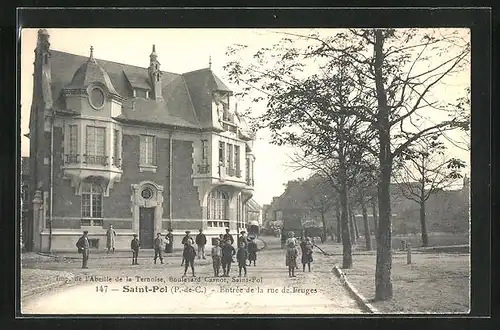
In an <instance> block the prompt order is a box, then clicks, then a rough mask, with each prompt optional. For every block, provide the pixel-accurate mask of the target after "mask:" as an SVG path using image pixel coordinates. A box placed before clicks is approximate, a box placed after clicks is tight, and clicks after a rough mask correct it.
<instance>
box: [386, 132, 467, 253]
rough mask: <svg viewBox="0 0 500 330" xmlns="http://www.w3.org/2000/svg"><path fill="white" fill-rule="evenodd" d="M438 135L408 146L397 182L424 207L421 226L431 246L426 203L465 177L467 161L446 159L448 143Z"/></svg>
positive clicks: (423, 238)
mask: <svg viewBox="0 0 500 330" xmlns="http://www.w3.org/2000/svg"><path fill="white" fill-rule="evenodd" d="M438 138H439V137H438V136H437V135H435V136H432V137H427V138H425V139H422V140H420V141H419V143H418V144H416V145H414V146H412V147H410V148H408V149H407V150H406V151H405V152H404V153H403V154H401V156H400V163H401V165H400V166H399V170H398V171H396V173H395V175H394V179H395V181H396V182H397V183H398V187H399V189H400V191H401V193H402V194H403V196H404V197H406V198H408V199H410V200H412V201H414V202H415V203H417V204H418V205H419V206H420V228H421V234H422V245H423V246H424V247H425V246H428V245H429V238H428V233H427V225H426V212H425V205H426V202H427V200H428V199H429V198H430V197H431V196H432V195H433V194H435V193H436V192H438V191H441V190H444V189H446V188H448V187H450V185H451V184H453V183H454V182H456V181H457V180H458V179H460V178H462V175H461V174H460V170H461V169H462V168H464V167H465V163H464V162H463V161H462V160H460V159H456V158H446V155H445V150H446V147H445V145H444V143H442V142H440V141H439V140H438Z"/></svg>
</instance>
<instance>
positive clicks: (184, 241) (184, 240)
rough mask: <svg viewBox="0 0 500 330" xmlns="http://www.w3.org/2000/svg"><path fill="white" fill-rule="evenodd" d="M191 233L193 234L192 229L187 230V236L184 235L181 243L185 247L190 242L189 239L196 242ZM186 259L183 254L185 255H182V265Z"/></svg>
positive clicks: (191, 242) (192, 242)
mask: <svg viewBox="0 0 500 330" xmlns="http://www.w3.org/2000/svg"><path fill="white" fill-rule="evenodd" d="M189 234H191V231H189V230H186V236H184V237H183V238H182V242H181V243H182V245H183V246H184V247H186V244H188V241H190V244H194V241H193V238H192V237H191V235H189ZM184 261H185V260H184V254H183V255H182V262H181V266H183V265H184Z"/></svg>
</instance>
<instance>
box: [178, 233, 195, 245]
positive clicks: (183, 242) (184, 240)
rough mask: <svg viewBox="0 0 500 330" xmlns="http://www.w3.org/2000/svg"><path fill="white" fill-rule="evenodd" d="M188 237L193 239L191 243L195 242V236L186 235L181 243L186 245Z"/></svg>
mask: <svg viewBox="0 0 500 330" xmlns="http://www.w3.org/2000/svg"><path fill="white" fill-rule="evenodd" d="M188 239H190V240H191V243H194V240H193V238H192V237H191V236H189V235H186V236H184V237H183V238H182V242H181V243H182V244H183V245H186V244H187V241H188Z"/></svg>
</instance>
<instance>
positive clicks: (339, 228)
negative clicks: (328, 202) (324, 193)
mask: <svg viewBox="0 0 500 330" xmlns="http://www.w3.org/2000/svg"><path fill="white" fill-rule="evenodd" d="M335 213H336V215H337V243H342V219H341V217H340V201H338V202H337V207H336V208H335Z"/></svg>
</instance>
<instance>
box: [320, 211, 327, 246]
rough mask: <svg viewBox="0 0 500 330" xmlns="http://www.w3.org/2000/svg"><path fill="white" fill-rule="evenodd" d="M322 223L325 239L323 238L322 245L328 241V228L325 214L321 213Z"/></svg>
mask: <svg viewBox="0 0 500 330" xmlns="http://www.w3.org/2000/svg"><path fill="white" fill-rule="evenodd" d="M321 223H322V224H323V237H322V238H321V243H323V242H325V241H326V236H327V233H326V231H327V230H328V227H327V226H326V219H325V212H324V211H322V212H321Z"/></svg>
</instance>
